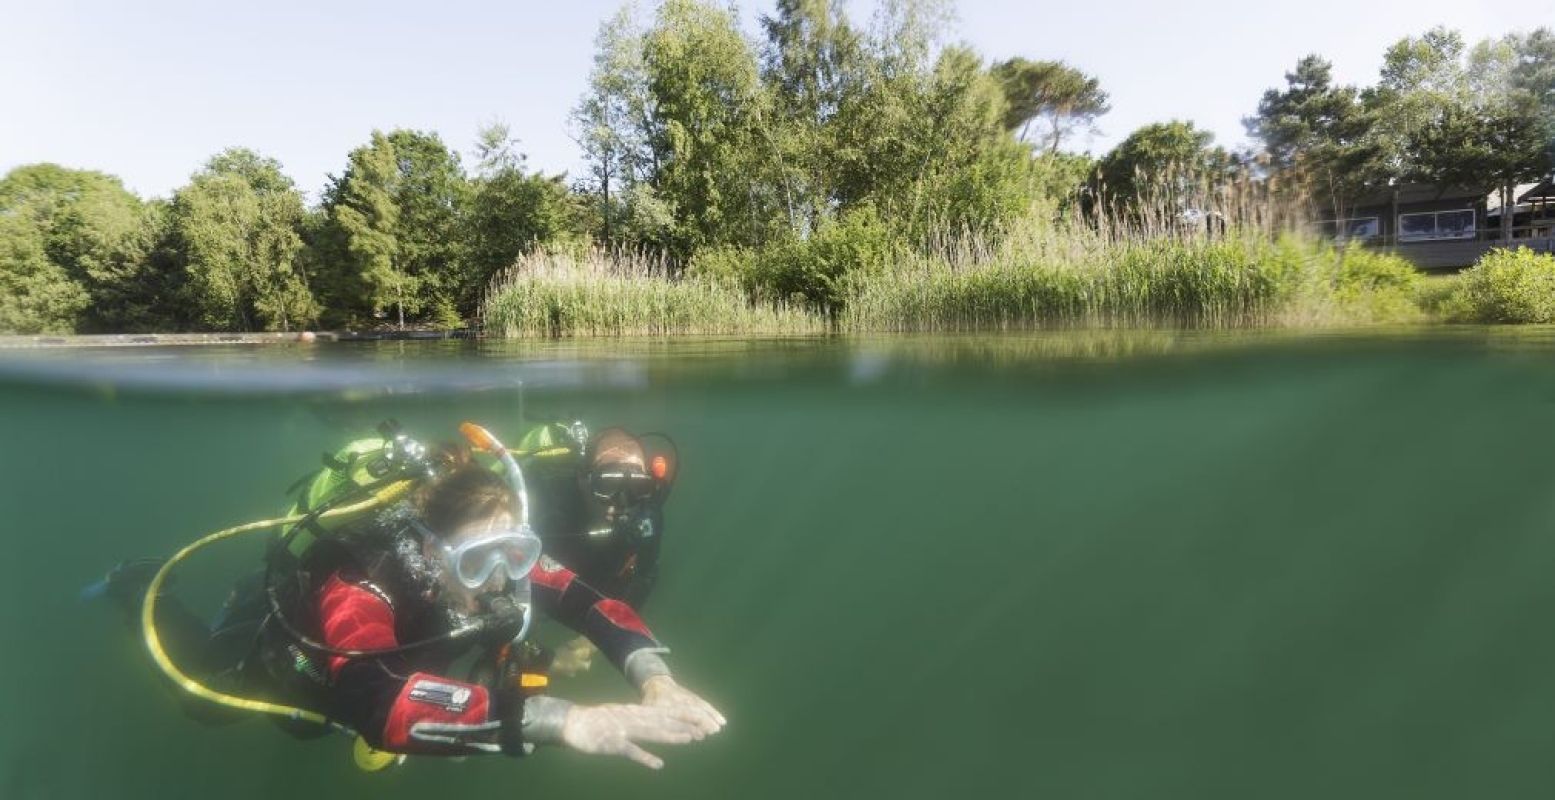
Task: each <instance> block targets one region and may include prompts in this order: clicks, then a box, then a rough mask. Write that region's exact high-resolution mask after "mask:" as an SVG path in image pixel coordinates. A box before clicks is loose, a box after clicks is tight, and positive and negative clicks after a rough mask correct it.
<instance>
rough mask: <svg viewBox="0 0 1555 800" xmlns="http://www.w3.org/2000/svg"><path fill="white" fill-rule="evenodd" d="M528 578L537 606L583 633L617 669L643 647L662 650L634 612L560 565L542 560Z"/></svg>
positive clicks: (552, 561) (546, 558) (549, 560)
mask: <svg viewBox="0 0 1555 800" xmlns="http://www.w3.org/2000/svg"><path fill="white" fill-rule="evenodd" d="M529 579H530V582H531V585H532V587H533V589H534V598H535V605H536V606H537V607H538V608H539V609H540V610H541V611H543V612H545V613H546V614H547V615H549V616H551V617H552V618H553V619H555V620H557V621H558V622H560V623H562V624H563V625H566V626H567V627H569V628H572V629H573V630H575V631H577V632H578V633H581V634H583V635H584V636H585V637H586V638H587V639H588V640H589V641H590V642H592V643H593V645H594V646H595V647H597V648H599V651H600V652H601V653H604V654H605V657H606V658H608V659H610V662H611V663H613V664H615V665H616V667H617V668H622V667H624V666H625V663H626V657H627V656H629V655H631V654H632V653H635V652H637V651H638V650H641V649H642V648H644V647H652V648H659V647H661V645H660V644H659V641H658V640H657V639H655V638H654V636H653V632H652V631H650V630H648V626H647V625H646V624H644V623H643V620H642V617H640V616H638V615H637V611H636V610H635V609H633V608H632V607H631V606H629V605H627V604H626V603H623V602H621V601H620V600H617V599H615V598H613V597H606V596H605V595H604V594H602V593H601V592H599V590H597V589H595V588H594V587H592V586H589V585H588V584H586V583H584V582H583V581H582V580H580V579H579V578H578V575H577V573H575V572H573V571H572V570H570V569H568V568H566V567H564V566H562V565H561V563H560V562H558V561H556V560H554V559H551V558H549V557H544V558H541V559H540V562H539V563H538V564H535V568H534V570H533V571H531V572H530V573H529Z"/></svg>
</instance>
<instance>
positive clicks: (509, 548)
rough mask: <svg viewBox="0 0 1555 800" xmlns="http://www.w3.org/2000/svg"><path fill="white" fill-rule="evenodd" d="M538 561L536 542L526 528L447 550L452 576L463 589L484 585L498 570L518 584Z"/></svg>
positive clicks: (538, 542) (538, 550) (538, 553)
mask: <svg viewBox="0 0 1555 800" xmlns="http://www.w3.org/2000/svg"><path fill="white" fill-rule="evenodd" d="M539 560H540V540H539V538H537V537H536V536H535V535H534V534H533V533H531V532H530V531H529V530H527V528H526V529H520V530H516V531H505V532H502V533H498V534H493V535H490V536H482V537H480V538H478V539H472V540H470V541H467V542H464V543H462V544H460V545H459V546H458V547H453V548H449V549H448V561H449V566H451V567H453V571H454V577H456V578H458V579H459V583H460V584H462V585H463V586H464V587H465V588H467V589H479V588H481V587H482V586H485V585H486V582H487V581H489V580H491V576H492V575H495V574H496V572H497V571H498V570H503V571H505V572H506V574H507V576H508V580H511V581H521V580H523V579H525V578H527V577H529V572H530V570H532V569H534V566H535V562H537V561H539Z"/></svg>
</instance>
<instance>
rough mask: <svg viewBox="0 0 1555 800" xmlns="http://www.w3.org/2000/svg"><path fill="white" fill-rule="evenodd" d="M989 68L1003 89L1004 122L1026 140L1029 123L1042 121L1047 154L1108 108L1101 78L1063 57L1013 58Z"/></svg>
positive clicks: (1088, 127) (1056, 149)
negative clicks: (1086, 72)
mask: <svg viewBox="0 0 1555 800" xmlns="http://www.w3.org/2000/svg"><path fill="white" fill-rule="evenodd" d="M991 71H992V72H993V76H994V78H995V79H996V80H998V81H999V87H1000V89H1001V90H1003V92H1004V99H1005V103H1006V108H1005V113H1004V126H1005V127H1006V128H1008V129H1009V130H1011V131H1015V130H1019V131H1020V135H1019V138H1020V140H1021V141H1026V134H1027V132H1028V129H1029V128H1030V127H1031V123H1032V122H1033V121H1035V120H1038V119H1041V120H1043V121H1045V123H1046V127H1047V129H1048V133H1047V145H1048V147H1047V150H1048V153H1049V154H1055V153H1057V152H1058V148H1059V146H1060V145H1061V144H1062V143H1063V140H1064V139H1065V138H1066V137H1068V136H1069V135H1070V134H1072V133H1074V131H1075V130H1076V129H1078V128H1081V127H1084V128H1086V129H1094V128H1095V124H1096V118H1097V117H1100V116H1101V115H1103V114H1105V113H1107V112H1108V111H1109V110H1111V106H1109V105H1108V104H1107V93H1106V92H1104V91H1102V89H1101V82H1100V81H1099V80H1097V79H1096V78H1094V77H1092V76H1090V75H1087V74H1085V73H1084V72H1081V71H1080V70H1078V69H1075V68H1074V67H1071V66H1069V65H1068V64H1065V63H1064V62H1062V61H1031V60H1028V59H1025V58H1012V59H1009V60H1007V61H1001V62H999V63H997V64H995V65H993V68H992V70H991Z"/></svg>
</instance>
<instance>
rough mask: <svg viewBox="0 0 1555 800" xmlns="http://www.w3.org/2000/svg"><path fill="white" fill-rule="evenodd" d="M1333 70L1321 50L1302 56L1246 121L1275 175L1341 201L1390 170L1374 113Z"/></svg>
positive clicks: (1305, 191)
mask: <svg viewBox="0 0 1555 800" xmlns="http://www.w3.org/2000/svg"><path fill="white" fill-rule="evenodd" d="M1332 71H1333V68H1332V65H1330V64H1329V63H1328V62H1327V61H1325V60H1323V59H1322V58H1320V57H1318V56H1316V55H1309V56H1306V57H1305V58H1302V59H1301V60H1300V61H1298V62H1297V63H1296V69H1295V70H1294V71H1293V72H1287V73H1286V74H1285V83H1286V85H1285V88H1284V89H1283V90H1281V89H1270V90H1268V91H1266V92H1264V94H1263V99H1262V100H1261V101H1259V103H1258V113H1257V115H1255V116H1252V117H1248V118H1247V119H1245V120H1244V121H1243V122H1244V124H1245V125H1246V127H1247V131H1248V134H1249V135H1251V136H1252V137H1253V138H1254V139H1256V140H1258V142H1259V143H1260V144H1262V146H1263V152H1264V153H1265V154H1266V155H1267V157H1268V161H1269V166H1270V168H1271V169H1272V171H1273V173H1274V174H1275V176H1277V177H1279V178H1282V179H1285V181H1284V182H1285V184H1286V185H1294V186H1295V188H1296V191H1297V192H1298V193H1299V194H1301V195H1307V196H1312V197H1316V198H1321V199H1323V200H1324V201H1326V203H1327V204H1329V205H1331V206H1334V207H1337V206H1339V205H1340V204H1341V203H1342V202H1343V201H1344V200H1346V199H1348V198H1350V197H1353V196H1354V195H1356V194H1357V193H1358V192H1359V191H1360V190H1361V189H1363V188H1364V187H1366V186H1368V185H1373V184H1377V183H1380V182H1382V181H1383V180H1385V179H1386V177H1387V176H1386V174H1385V169H1384V168H1383V165H1382V163H1381V154H1380V152H1379V149H1378V143H1377V141H1376V140H1375V138H1374V137H1373V136H1372V129H1373V125H1374V123H1375V118H1374V114H1373V113H1371V111H1370V110H1369V109H1367V108H1366V106H1365V104H1363V103H1362V101H1361V93H1360V92H1359V91H1358V90H1356V89H1355V88H1354V87H1350V86H1336V85H1334V83H1333V76H1332Z"/></svg>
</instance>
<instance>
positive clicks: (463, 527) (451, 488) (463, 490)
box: [417, 453, 540, 613]
mask: <svg viewBox="0 0 1555 800" xmlns="http://www.w3.org/2000/svg"><path fill="white" fill-rule="evenodd" d="M453 461H454V462H455V464H456V465H455V466H452V467H450V468H448V469H446V470H445V471H444V472H443V473H442V474H441V475H439V476H438V478H437V479H436V480H434V481H433V482H432V483H431V484H429V485H428V486H427V487H426V488H425V489H424V491H423V492H422V494H421V495H420V497H419V498H418V500H417V506H418V507H417V511H418V516H419V517H420V521H421V524H422V525H423V526H424V528H425V534H426V535H424V536H423V541H422V549H423V555H424V556H425V557H426V558H427V559H428V561H429V563H438V564H441V565H442V569H441V570H440V571H439V583H440V588H441V589H442V596H443V597H444V598H445V602H446V603H447V604H448V605H449V606H451V607H453V608H454V609H455V610H459V611H464V612H466V613H474V612H477V611H480V610H482V608H483V606H484V605H485V604H486V603H488V602H489V601H490V599H491V598H492V597H496V596H504V595H509V594H512V593H513V592H514V590H516V589H519V588H522V585H523V583H524V581H526V580H527V579H528V576H529V571H530V569H532V568H533V567H534V565H535V562H536V561H537V560H539V558H540V540H539V539H538V538H537V537H535V535H534V534H533V533H532V532H531V531H530V530H529V528H528V526H527V525H524V524H521V521H520V520H518V519H515V518H514V514H515V512H517V511H519V509H518V507H517V505H516V501H515V498H514V493H513V491H512V489H511V488H510V486H509V484H508V483H507V482H506V481H504V480H503V479H502V478H501V477H500V476H499V475H497V474H496V473H494V472H492V471H491V470H488V469H485V468H484V467H482V466H480V465H478V464H475V463H473V462H471V461H469V459H468V457H467V453H466V456H465V457H464V458H463V459H459V458H455V459H453Z"/></svg>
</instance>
